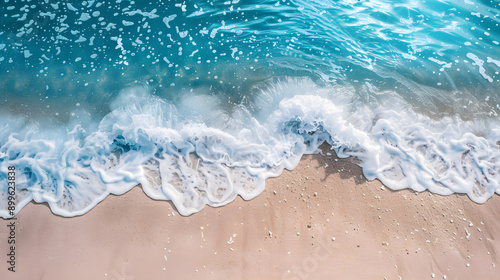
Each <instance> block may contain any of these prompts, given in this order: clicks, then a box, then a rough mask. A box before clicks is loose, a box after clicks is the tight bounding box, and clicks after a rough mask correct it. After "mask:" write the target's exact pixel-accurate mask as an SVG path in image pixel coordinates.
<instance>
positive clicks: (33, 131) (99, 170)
mask: <svg viewBox="0 0 500 280" xmlns="http://www.w3.org/2000/svg"><path fill="white" fill-rule="evenodd" d="M257 91H258V93H257V94H255V98H253V99H252V100H251V101H247V102H243V103H242V104H238V105H228V104H227V103H226V102H223V101H222V99H221V98H220V97H217V96H210V95H208V94H204V93H203V91H201V90H200V92H193V93H192V94H191V95H189V94H184V95H182V96H184V98H183V99H181V100H180V101H178V102H176V103H175V104H174V103H172V102H169V101H166V100H164V99H162V98H160V97H157V96H154V95H150V94H149V93H148V89H147V88H143V87H132V88H129V89H127V90H124V91H123V92H122V93H121V94H120V95H119V97H118V98H117V99H116V100H115V102H114V103H113V104H112V105H111V108H110V110H111V112H110V113H109V114H107V115H106V116H105V117H104V118H103V119H102V120H101V121H100V122H99V124H98V125H95V126H93V125H91V124H88V123H82V122H70V123H69V124H68V125H67V126H66V127H65V129H64V128H61V127H59V128H52V129H49V128H44V127H41V126H42V125H40V124H36V123H33V122H26V121H23V120H22V119H20V118H19V117H13V116H10V117H9V116H4V117H3V119H4V121H2V122H1V123H2V124H3V125H2V127H1V129H0V168H1V172H0V180H1V181H4V182H6V181H7V177H6V176H7V168H8V166H15V167H16V185H17V195H16V199H17V201H16V206H17V207H16V213H17V212H19V210H20V209H21V208H22V207H23V206H25V205H26V204H27V203H29V202H30V201H34V202H37V203H47V204H48V205H49V206H50V208H51V210H52V212H53V213H55V214H57V215H61V216H66V217H71V216H77V215H82V214H84V213H86V212H87V211H89V210H90V209H92V208H93V207H94V206H95V205H96V204H98V203H99V202H100V201H102V200H103V199H105V197H106V196H108V195H109V194H116V195H120V194H123V193H125V192H127V191H129V190H130V189H131V188H133V187H134V186H136V185H137V184H140V185H141V186H142V189H143V190H144V192H145V193H146V194H147V195H148V196H150V197H151V198H153V199H157V200H171V201H172V202H173V203H174V205H175V207H176V208H177V210H178V211H179V213H181V214H182V215H190V214H193V213H195V212H198V211H200V210H201V209H202V208H203V207H204V206H205V205H211V206H222V205H225V204H227V203H229V202H231V201H233V200H234V199H235V198H236V196H238V195H239V196H241V197H242V198H244V199H246V200H248V199H252V198H254V197H256V196H257V195H259V194H260V193H261V192H262V191H263V190H264V183H265V179H266V178H269V177H274V176H279V175H280V174H281V173H282V171H283V170H284V169H285V168H286V169H289V170H290V169H293V168H294V167H295V166H296V165H297V164H298V162H299V160H300V158H301V156H302V155H304V154H311V153H318V152H320V151H319V149H318V147H319V146H320V145H321V144H322V143H324V142H327V143H328V144H330V145H331V147H332V149H333V150H335V152H336V153H337V155H338V156H339V157H356V158H357V159H359V165H360V166H361V167H362V168H363V173H364V175H365V176H366V177H367V178H368V179H370V180H372V179H376V178H377V179H379V180H381V181H382V182H383V183H384V184H385V185H387V186H388V187H390V188H392V189H403V188H411V189H413V190H416V191H423V190H426V189H427V190H429V191H431V192H433V193H438V194H443V195H448V194H452V193H465V194H467V195H468V196H469V197H470V198H471V199H472V200H474V201H476V202H478V203H483V202H485V201H486V200H487V199H488V198H490V197H491V196H492V195H493V194H494V193H495V192H496V193H499V194H500V187H499V185H498V183H499V181H500V178H499V175H498V171H499V168H500V151H499V143H500V128H499V127H500V126H499V125H498V121H497V120H492V119H488V120H474V121H464V120H461V119H460V118H458V117H454V116H448V117H440V118H434V119H433V118H430V117H428V116H424V115H422V114H420V113H417V112H415V110H413V108H412V107H411V106H410V105H409V104H408V103H406V102H405V101H404V100H402V99H401V98H400V97H398V95H397V94H395V93H392V92H380V93H379V94H378V98H379V101H378V102H376V103H373V102H372V103H362V102H359V101H356V100H357V99H356V94H355V91H354V90H353V89H352V88H349V87H341V86H329V87H320V86H318V85H316V84H314V83H313V82H312V81H311V80H309V79H283V80H281V81H277V82H275V83H272V84H268V85H266V86H262V87H261V88H260V90H257ZM93 127H95V128H93ZM0 196H1V199H0V216H2V217H3V218H8V217H10V215H8V211H7V206H8V205H7V201H8V200H7V196H8V192H7V187H6V186H4V187H2V189H1V192H0Z"/></svg>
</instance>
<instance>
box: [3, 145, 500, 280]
mask: <svg viewBox="0 0 500 280" xmlns="http://www.w3.org/2000/svg"><path fill="white" fill-rule="evenodd" d="M0 223H1V224H2V226H1V227H0V252H1V253H2V255H3V259H4V260H5V261H6V260H7V256H6V254H7V252H8V251H7V250H8V244H7V236H8V228H7V226H6V225H7V224H8V223H9V222H8V221H5V220H1V221H0ZM16 245H17V246H16V272H15V273H12V272H10V271H8V270H7V268H8V264H7V263H6V262H5V261H3V262H2V265H1V267H0V279H23V280H24V279H50V280H57V279H75V280H79V279H400V278H401V279H433V278H434V279H499V278H500V270H499V269H498V267H496V266H498V265H500V263H498V260H499V257H500V256H498V254H500V197H499V196H497V195H495V196H494V197H493V198H492V199H490V200H489V201H488V202H486V203H485V204H482V205H479V204H476V203H474V202H472V201H471V200H470V199H469V198H468V197H467V196H464V195H451V196H446V197H445V196H439V195H434V194H430V193H428V192H423V193H415V192H412V191H408V190H403V191H391V190H389V189H388V188H385V187H383V186H382V184H381V183H380V182H378V181H366V180H365V179H364V178H363V176H362V175H361V170H360V168H359V167H358V166H357V165H355V164H353V163H351V162H350V160H348V159H338V160H337V159H335V156H323V155H309V156H304V158H303V159H302V161H301V162H300V164H299V166H298V167H297V168H296V169H294V170H293V171H285V172H284V173H283V174H282V175H281V176H280V177H278V178H272V179H269V180H267V183H266V190H265V192H264V193H263V194H261V195H260V196H258V197H257V198H255V199H253V200H250V201H243V200H242V199H240V198H238V199H237V200H236V201H234V202H233V203H231V204H229V205H227V206H224V207H221V208H211V207H205V208H204V209H203V210H202V211H201V212H199V213H197V214H194V215H192V216H189V217H182V216H180V215H179V214H178V213H177V212H176V211H175V208H173V207H172V205H171V204H170V203H168V202H165V201H154V200H151V199H150V198H148V197H146V196H145V195H144V193H143V192H142V190H141V189H140V188H139V187H136V188H134V189H133V190H132V191H130V192H128V193H127V194H125V195H122V196H118V197H116V196H110V197H108V198H106V199H105V200H104V201H103V202H102V203H100V204H99V205H97V206H96V207H95V208H94V209H93V210H91V211H90V212H89V213H87V214H85V215H83V216H81V217H75V218H62V217H59V216H55V215H53V214H52V213H51V212H50V210H49V208H48V207H46V206H45V205H39V204H38V205H37V204H33V203H32V204H30V205H27V206H26V207H25V208H24V209H23V210H21V212H20V213H19V214H18V215H17V221H16Z"/></svg>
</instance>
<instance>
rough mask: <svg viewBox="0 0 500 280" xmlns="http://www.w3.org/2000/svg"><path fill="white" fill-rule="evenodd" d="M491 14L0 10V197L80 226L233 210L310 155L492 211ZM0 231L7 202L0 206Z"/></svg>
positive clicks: (494, 101) (347, 8) (386, 8)
mask: <svg viewBox="0 0 500 280" xmlns="http://www.w3.org/2000/svg"><path fill="white" fill-rule="evenodd" d="M499 22H500V3H499V2H498V1H475V0H470V1H469V0H464V1H288V0H285V1H283V0H279V1H244V0H233V1H184V2H182V3H180V2H175V1H172V2H170V1H151V2H149V3H146V2H145V1H69V2H63V1H54V0H39V1H9V0H3V2H2V3H1V4H0V94H1V96H0V97H1V100H2V102H1V103H0V167H1V173H0V180H2V181H5V182H7V171H8V169H7V168H8V166H15V167H16V185H17V193H16V205H17V207H16V210H15V212H16V213H17V212H18V211H19V210H20V209H21V208H22V207H23V206H24V205H26V204H27V203H29V202H30V201H32V200H34V201H36V202H47V203H48V204H49V205H50V207H51V209H52V211H53V212H54V213H56V214H59V215H63V216H75V215H81V214H83V213H85V212H87V211H89V210H90V209H91V208H92V207H93V206H95V205H96V204H97V203H99V202H100V201H102V200H103V199H104V198H105V197H106V196H107V195H109V194H110V193H113V194H122V193H124V192H126V191H128V190H130V188H132V187H133V186H135V185H137V184H139V183H140V184H141V185H142V187H143V190H144V191H145V192H146V194H148V195H149V196H150V197H152V198H154V199H161V200H172V202H173V203H174V204H175V206H176V207H177V209H178V210H179V212H180V213H181V214H184V215H188V214H191V213H194V212H197V211H199V210H200V209H201V208H202V207H203V206H204V205H206V204H209V205H212V206H221V205H224V204H227V203H229V202H231V201H232V200H233V199H234V198H235V197H236V196H237V195H240V196H242V197H243V198H245V199H251V198H253V197H255V196H257V195H258V194H260V193H261V192H262V190H263V188H264V181H265V179H266V178H268V177H270V176H278V175H279V174H280V173H281V172H282V170H283V169H284V168H287V169H292V168H294V167H295V166H296V164H297V163H298V160H299V159H300V157H301V156H302V155H303V154H304V153H316V152H318V149H317V148H318V146H319V145H320V144H321V143H323V142H325V141H326V142H328V143H329V144H330V145H332V147H333V149H334V150H335V151H336V152H337V154H338V155H339V156H341V157H348V156H354V157H357V158H358V159H359V160H360V165H361V166H362V167H363V172H364V175H365V176H366V177H367V178H368V179H375V178H378V179H380V180H381V181H382V182H383V183H384V184H386V185H387V186H388V187H390V188H392V189H401V188H412V189H414V190H417V191H422V190H425V189H428V190H430V191H432V192H435V193H439V194H451V193H466V194H468V195H469V197H470V198H471V199H472V200H474V201H476V202H484V201H486V200H487V199H488V198H489V197H491V196H492V195H493V194H494V193H495V192H496V193H500V187H499V185H498V184H499V182H500V177H499V176H500V175H499V174H498V172H499V171H500V170H499V169H500V151H499V145H500V126H499V118H498V113H499V110H500V105H499V103H500V100H499V99H500V94H499V93H500V75H499V72H500V46H499V41H500V27H499ZM0 191H1V196H2V197H3V199H2V200H1V201H0V215H1V216H2V217H9V216H10V215H8V214H9V213H8V211H7V207H8V204H7V197H8V189H7V186H6V185H5V186H4V187H2V188H1V189H0Z"/></svg>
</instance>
